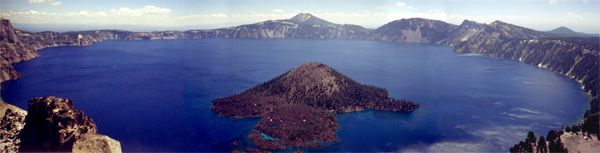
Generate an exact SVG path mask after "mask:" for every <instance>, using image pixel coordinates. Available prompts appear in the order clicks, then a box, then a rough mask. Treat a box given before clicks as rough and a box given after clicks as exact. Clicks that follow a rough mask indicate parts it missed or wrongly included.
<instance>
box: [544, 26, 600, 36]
mask: <svg viewBox="0 0 600 153" xmlns="http://www.w3.org/2000/svg"><path fill="white" fill-rule="evenodd" d="M547 32H548V33H551V34H554V35H555V36H557V37H597V36H598V35H596V34H586V33H583V32H576V31H573V30H571V29H569V28H567V27H564V26H560V27H558V28H556V29H553V30H550V31H547Z"/></svg>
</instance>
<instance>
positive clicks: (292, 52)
mask: <svg viewBox="0 0 600 153" xmlns="http://www.w3.org/2000/svg"><path fill="white" fill-rule="evenodd" d="M39 53H40V54H41V56H40V57H39V58H35V59H33V60H30V61H25V62H21V63H17V64H14V66H15V67H16V69H17V70H18V71H19V72H21V73H22V74H23V77H22V78H20V79H18V80H16V81H7V82H4V83H2V98H3V99H4V101H6V102H8V103H10V104H13V105H16V106H18V107H21V108H23V109H27V101H28V100H29V99H31V98H34V97H43V96H55V97H60V98H69V99H73V100H74V104H75V107H77V108H78V109H79V110H81V111H83V112H84V113H85V114H86V115H88V116H89V117H91V118H92V119H93V120H94V121H95V122H96V124H97V126H98V130H99V132H100V133H102V134H105V135H108V136H110V137H112V138H114V139H116V140H118V141H120V142H121V147H122V150H123V151H125V152H132V151H145V152H146V151H231V150H232V149H237V148H239V149H243V148H244V147H246V146H249V145H251V142H250V141H249V140H248V139H247V138H246V135H247V134H248V133H249V132H250V131H251V130H252V127H253V126H254V124H255V123H256V122H257V121H259V120H260V119H259V118H245V119H233V118H228V117H219V116H218V114H216V113H214V112H212V111H211V110H210V108H211V106H212V103H211V100H213V99H216V98H220V97H226V96H231V95H234V94H238V93H241V92H242V91H244V90H246V89H248V88H251V87H253V86H255V85H257V84H259V83H262V82H264V81H268V80H270V79H271V78H274V77H276V76H278V75H279V74H282V73H285V72H287V71H289V70H292V69H293V68H295V67H297V66H299V65H300V64H302V63H305V62H321V63H324V64H327V65H329V66H330V67H332V68H334V69H336V70H337V71H339V72H341V73H343V74H345V75H347V76H348V77H350V78H353V79H354V80H356V81H358V82H360V83H363V84H370V85H375V86H379V87H383V88H386V89H388V90H389V93H390V96H392V97H393V98H397V99H402V98H406V99H408V100H412V101H415V102H417V103H419V104H421V107H420V108H418V109H417V110H416V111H414V112H412V113H395V112H383V111H373V110H367V111H365V112H356V113H349V114H340V115H338V119H339V122H340V125H341V128H340V129H339V130H338V131H337V135H338V137H340V139H341V141H339V142H335V143H330V144H328V145H326V146H324V147H320V148H315V149H307V148H292V149H290V150H293V149H305V150H308V151H328V152H333V151H355V152H363V151H370V152H371V151H429V152H440V151H443V152H459V151H460V152H464V151H476V152H481V151H486V152H488V151H501V152H508V148H510V147H511V146H512V145H513V144H515V143H518V142H519V141H521V140H524V138H525V137H526V135H527V131H530V130H531V131H534V132H535V133H536V134H537V136H540V135H544V136H545V135H546V133H547V131H548V130H550V129H559V128H560V127H561V126H562V125H569V124H572V123H574V122H575V121H577V120H578V119H579V118H580V117H581V116H582V114H583V112H584V111H585V108H586V104H587V102H588V100H589V99H588V98H587V96H586V95H585V94H584V92H583V91H582V90H581V89H580V85H579V84H577V83H576V82H575V81H573V80H570V79H568V78H567V77H564V76H562V75H557V74H554V73H552V72H550V71H548V70H546V69H541V68H537V67H534V66H530V65H527V64H524V63H520V62H518V61H511V60H506V59H499V58H491V57H486V56H480V55H472V54H457V53H453V52H452V47H448V46H441V45H433V44H418V43H391V42H379V41H362V40H303V39H289V40H288V39H286V40H280V39H275V40H264V39H249V40H244V39H200V40H152V41H103V42H100V43H95V44H94V45H91V46H86V47H53V48H46V49H42V50H40V51H39ZM233 141H240V142H241V146H237V147H233V146H232V145H231V142H233Z"/></svg>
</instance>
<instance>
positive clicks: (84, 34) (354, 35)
mask: <svg viewBox="0 0 600 153" xmlns="http://www.w3.org/2000/svg"><path fill="white" fill-rule="evenodd" d="M201 38H309V39H365V40H380V41H392V42H419V43H435V44H442V45H449V46H452V47H454V52H457V53H476V54H483V55H486V56H490V57H500V58H507V59H512V60H518V61H521V62H524V63H527V64H530V65H534V66H538V67H540V68H545V69H548V70H550V71H552V72H555V73H557V74H562V75H565V76H567V77H569V78H571V79H573V80H575V81H577V82H579V83H580V84H581V85H582V89H583V90H584V91H585V92H586V93H587V94H588V95H589V96H590V98H591V99H592V100H591V101H590V107H589V109H588V111H586V113H585V114H584V118H583V119H582V121H581V123H580V124H582V125H585V127H591V129H595V130H592V131H589V132H590V133H595V134H596V135H597V134H598V124H599V122H598V116H599V113H598V100H597V97H598V93H599V90H598V89H599V88H600V85H599V84H598V83H599V82H600V80H599V79H600V74H599V72H598V71H597V70H598V69H600V67H599V63H598V62H597V61H598V60H599V55H600V51H599V49H598V48H599V47H600V46H599V45H598V43H599V41H598V37H589V38H581V37H566V36H562V35H556V34H552V33H547V32H540V31H535V30H531V29H527V28H523V27H519V26H516V25H511V24H508V23H504V22H500V21H495V22H493V23H491V24H481V23H476V22H473V21H468V20H465V21H464V22H463V23H462V24H460V25H452V24H448V23H445V22H443V21H437V20H429V19H421V18H413V19H402V20H396V21H393V22H390V23H388V24H386V25H383V26H381V27H379V28H377V29H375V30H368V29H366V28H363V27H361V26H357V25H349V24H343V25H342V24H334V23H331V22H327V21H325V20H322V19H320V18H317V17H315V16H312V15H310V14H299V15H297V16H295V17H293V18H291V19H284V20H270V21H265V22H259V23H256V24H248V25H241V26H237V27H231V28H220V29H212V30H188V31H183V32H180V31H162V32H129V31H122V30H95V31H77V32H65V33H58V32H39V33H29V32H23V31H20V30H16V29H14V28H13V27H12V25H11V24H10V21H9V20H7V19H4V18H2V19H0V53H1V54H0V82H2V81H6V80H14V79H17V78H19V77H20V76H21V74H19V73H18V72H17V71H16V70H15V69H14V67H13V66H12V64H13V63H17V62H21V61H25V60H29V59H33V58H35V57H38V56H39V54H38V53H37V50H39V49H43V48H46V47H54V46H86V45H91V44H92V43H94V42H99V41H103V40H112V39H114V40H154V39H201ZM0 106H2V107H0V114H9V117H6V116H3V118H4V117H6V119H3V121H2V122H0V124H1V125H6V126H10V127H13V126H14V127H19V126H20V125H19V124H18V122H17V120H19V119H20V118H19V117H15V114H21V115H17V116H24V115H22V114H23V112H25V111H24V110H22V109H20V108H17V107H14V106H12V105H9V104H6V103H4V102H0ZM345 110H346V111H358V110H359V108H351V107H348V108H345ZM17 112H20V113H17ZM25 113H26V112H25ZM11 116H12V117H11ZM13 122H14V124H13ZM14 130H15V129H14V128H11V129H10V130H7V129H0V133H11V131H13V132H14ZM12 137H13V135H10V134H3V135H1V136H0V138H1V139H0V142H2V143H0V147H1V146H2V145H3V146H10V145H11V144H13V143H16V142H13V141H12V140H13V139H10V140H9V138H12Z"/></svg>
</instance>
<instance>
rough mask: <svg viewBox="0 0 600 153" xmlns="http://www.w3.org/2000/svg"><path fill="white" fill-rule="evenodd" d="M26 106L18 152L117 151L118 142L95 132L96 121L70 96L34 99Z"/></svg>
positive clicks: (119, 149) (118, 148) (119, 148)
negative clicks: (76, 106)
mask: <svg viewBox="0 0 600 153" xmlns="http://www.w3.org/2000/svg"><path fill="white" fill-rule="evenodd" d="M28 107H29V109H28V111H27V112H28V114H27V116H26V117H25V127H24V128H23V130H21V132H20V133H19V136H18V138H19V139H20V140H21V145H20V148H19V151H21V152H48V151H50V152H73V151H83V152H121V145H120V143H119V142H118V141H115V140H113V139H111V138H109V137H107V136H103V135H99V134H98V130H97V129H96V123H94V121H93V120H92V119H91V118H89V117H87V116H85V115H84V114H83V112H81V111H78V110H77V108H75V107H73V101H72V100H70V99H63V98H55V97H44V98H34V99H32V100H30V101H29V103H28Z"/></svg>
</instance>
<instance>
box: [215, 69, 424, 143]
mask: <svg viewBox="0 0 600 153" xmlns="http://www.w3.org/2000/svg"><path fill="white" fill-rule="evenodd" d="M417 107H419V105H417V104H415V103H413V102H411V101H406V100H396V99H392V98H390V97H389V95H388V91H387V90H386V89H383V88H379V87H375V86H369V85H362V84H360V83H358V82H356V81H354V80H352V79H350V78H348V77H347V76H345V75H343V74H341V73H339V72H337V71H335V70H334V69H332V68H330V67H328V66H327V65H324V64H321V63H304V64H302V65H300V66H299V67H297V68H295V69H293V70H292V71H289V72H287V73H284V74H282V75H280V76H278V77H276V78H274V79H272V80H269V81H267V82H265V83H263V84H260V85H257V86H256V87H253V88H251V89H248V90H247V91H245V92H243V93H241V94H238V95H235V96H231V97H226V98H219V99H215V100H213V108H212V110H213V111H215V112H218V113H219V114H220V115H221V116H234V117H236V118H243V117H262V118H263V120H262V121H260V122H258V123H256V125H255V126H254V128H255V129H257V130H258V131H260V132H262V133H264V134H266V135H269V136H272V137H274V138H276V139H278V140H280V141H281V142H283V144H284V145H287V146H294V147H295V146H300V147H318V146H321V145H323V144H327V143H328V142H331V141H338V140H339V139H338V138H337V136H336V135H335V130H336V129H338V128H339V125H338V123H337V118H336V117H335V115H334V114H333V113H348V112H355V111H363V110H364V109H365V108H370V109H376V110H386V111H396V112H410V111H413V110H414V109H415V108H417ZM259 136H260V135H259V134H258V133H253V134H251V135H250V136H248V137H249V138H251V139H252V140H254V142H255V143H261V144H257V146H259V147H260V148H261V149H280V147H278V145H277V144H278V142H277V141H261V140H258V139H257V138H258V137H259ZM263 143H264V144H263ZM274 143H277V144H274ZM263 146H264V147H263Z"/></svg>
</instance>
